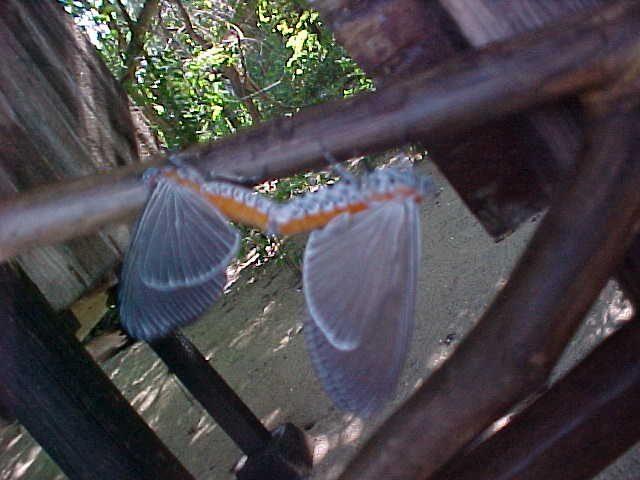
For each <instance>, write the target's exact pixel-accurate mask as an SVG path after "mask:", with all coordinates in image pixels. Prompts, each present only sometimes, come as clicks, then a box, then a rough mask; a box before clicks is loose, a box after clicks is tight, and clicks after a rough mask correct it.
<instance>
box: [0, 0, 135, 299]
mask: <svg viewBox="0 0 640 480" xmlns="http://www.w3.org/2000/svg"><path fill="white" fill-rule="evenodd" d="M0 44H1V45H2V52H3V53H2V59H3V60H2V62H0V118H2V119H3V120H2V123H1V124H0V197H6V196H9V195H12V194H14V193H15V192H20V191H23V190H28V189H33V188H34V187H37V186H40V185H43V184H49V183H54V182H56V181H58V180H61V179H68V178H77V177H80V176H86V175H91V174H95V173H98V172H105V171H108V170H110V169H112V168H113V167H117V166H123V165H128V164H131V163H132V162H134V161H136V159H137V157H138V151H137V147H136V138H135V136H134V124H133V122H132V120H131V115H130V113H129V103H128V99H127V97H126V95H124V93H123V91H122V90H121V89H120V88H119V86H118V85H117V83H116V82H115V81H114V80H113V78H112V76H111V74H110V73H109V71H108V70H107V68H106V67H105V66H104V64H103V63H102V60H101V59H100V58H99V56H98V54H97V52H96V51H95V49H94V48H93V46H92V45H91V44H90V43H89V42H88V40H87V38H86V37H85V35H83V34H81V33H80V32H79V31H78V30H77V28H76V27H75V26H74V24H73V22H72V20H71V18H69V17H68V15H67V14H66V13H65V12H64V10H63V9H62V7H61V5H60V4H58V3H57V2H55V1H39V2H23V1H20V0H7V1H5V2H1V3H0ZM127 236H128V232H127V229H126V227H110V228H108V229H105V230H104V231H103V232H101V233H98V234H95V235H91V236H87V237H82V238H77V239H74V240H71V241H69V242H67V243H65V244H64V245H57V246H48V247H44V248H40V249H38V250H34V251H31V252H28V253H25V254H22V255H21V256H20V257H19V258H18V262H19V264H20V266H21V267H22V268H23V269H24V271H25V272H27V273H28V275H29V276H30V278H31V279H32V280H33V281H34V282H35V283H36V285H37V286H38V287H39V289H40V290H41V291H42V292H43V294H44V295H45V297H46V298H47V299H48V301H49V302H50V303H51V305H52V306H53V307H54V308H56V309H62V308H65V307H66V306H68V305H69V304H70V303H71V302H73V301H74V300H75V299H77V298H78V296H79V295H81V294H82V293H83V292H84V291H85V290H86V289H87V288H89V287H91V286H92V285H94V284H95V283H96V282H98V281H99V280H100V279H101V278H102V277H103V275H105V273H107V272H108V271H109V270H110V269H111V268H112V267H113V265H114V264H115V262H116V261H117V259H118V258H119V256H120V254H121V252H122V249H123V247H124V246H125V244H126V241H127Z"/></svg>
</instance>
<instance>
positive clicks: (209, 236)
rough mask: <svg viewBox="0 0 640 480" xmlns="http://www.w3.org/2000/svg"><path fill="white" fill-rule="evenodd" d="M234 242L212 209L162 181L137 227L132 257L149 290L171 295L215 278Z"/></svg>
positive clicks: (223, 220)
mask: <svg viewBox="0 0 640 480" xmlns="http://www.w3.org/2000/svg"><path fill="white" fill-rule="evenodd" d="M238 241H239V235H238V232H237V231H236V229H235V228H233V227H232V226H231V225H230V224H229V222H228V220H227V219H226V218H224V217H223V216H222V215H221V214H220V212H218V210H217V209H216V208H215V207H214V206H212V205H210V204H209V203H207V202H206V201H205V200H204V199H203V198H202V197H200V196H198V195H197V194H196V193H195V192H193V191H191V190H190V189H188V188H186V187H183V186H181V185H180V184H177V183H175V182H172V181H170V180H167V179H164V178H161V179H160V180H159V181H158V184H157V185H156V188H155V189H154V191H153V194H152V195H151V198H150V199H149V201H148V202H147V206H146V208H145V210H144V212H143V214H142V217H141V218H140V221H139V222H138V227H137V229H136V232H135V235H134V238H133V241H132V250H134V251H133V252H131V253H130V256H135V259H134V260H135V263H136V268H138V269H139V272H140V278H141V279H142V280H143V281H144V282H145V283H146V284H147V285H148V286H149V287H152V288H156V289H159V290H174V289H176V288H180V287H187V286H190V285H197V284H200V283H202V282H204V281H207V280H209V279H211V278H213V277H215V276H216V275H218V274H219V272H220V270H221V269H224V268H226V267H227V265H228V264H229V262H230V261H231V259H232V258H233V256H234V255H235V253H236V250H237V248H238Z"/></svg>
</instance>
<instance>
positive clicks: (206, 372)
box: [149, 332, 271, 456]
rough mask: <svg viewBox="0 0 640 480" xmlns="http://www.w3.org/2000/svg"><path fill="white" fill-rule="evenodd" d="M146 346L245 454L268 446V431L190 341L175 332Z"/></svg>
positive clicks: (253, 452) (269, 436)
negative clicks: (151, 349)
mask: <svg viewBox="0 0 640 480" xmlns="http://www.w3.org/2000/svg"><path fill="white" fill-rule="evenodd" d="M149 346H150V347H151V348H153V351H154V352H156V354H157V355H158V356H159V357H160V358H162V360H163V361H164V362H165V363H166V364H167V366H168V367H169V368H170V369H171V371H172V372H173V373H175V375H176V376H177V377H178V379H179V380H180V381H181V382H182V383H183V384H184V386H185V387H187V389H188V390H189V392H191V394H192V395H193V396H194V397H195V398H196V399H197V400H198V401H199V402H200V403H201V404H202V406H203V407H204V408H205V409H206V410H207V412H208V413H209V415H211V416H212V417H213V419H214V420H215V421H216V423H217V424H218V425H220V427H221V428H222V429H223V430H224V431H225V433H226V434H227V435H229V437H230V438H231V440H233V441H234V443H235V444H236V445H237V446H238V448H240V449H241V450H242V451H243V452H244V453H245V454H246V455H249V456H251V455H254V454H255V453H257V452H259V451H260V450H263V449H264V448H266V447H267V445H268V444H269V441H270V440H271V434H270V433H269V430H267V429H266V428H265V427H264V425H262V423H261V422H260V419H258V418H257V417H256V416H255V415H254V414H253V412H252V411H251V410H250V409H249V407H247V405H245V403H244V402H243V401H242V399H241V398H240V397H239V396H238V395H237V394H236V393H235V392H234V391H233V390H232V389H231V387H230V386H229V385H228V384H227V383H226V382H225V380H224V378H222V377H221V376H220V375H219V374H218V372H216V371H215V370H214V369H213V368H212V367H211V365H209V362H207V360H206V359H205V358H204V357H203V356H202V354H201V353H200V352H199V351H198V349H197V348H196V347H195V346H194V345H193V344H192V343H191V342H190V341H189V339H187V338H186V337H185V336H184V335H182V334H181V333H180V332H174V333H172V334H171V335H169V336H167V337H165V338H161V339H158V340H156V341H154V342H151V343H150V344H149Z"/></svg>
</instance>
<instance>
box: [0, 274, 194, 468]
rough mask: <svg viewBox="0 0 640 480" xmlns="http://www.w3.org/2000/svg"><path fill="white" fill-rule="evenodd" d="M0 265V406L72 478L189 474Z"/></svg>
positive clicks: (73, 340) (44, 308) (33, 297)
mask: <svg viewBox="0 0 640 480" xmlns="http://www.w3.org/2000/svg"><path fill="white" fill-rule="evenodd" d="M27 291H28V290H27V288H26V286H25V284H24V281H23V280H22V279H21V278H20V277H19V276H18V274H17V273H16V272H15V271H14V270H13V269H12V268H11V267H9V266H8V265H7V264H2V265H0V318H1V319H2V335H0V365H2V368H0V385H2V388H0V404H2V405H3V406H4V407H5V408H7V409H8V411H9V413H10V414H11V415H13V416H15V417H16V418H17V419H18V421H19V422H20V423H21V424H22V425H24V426H25V427H26V428H27V430H29V433H30V434H31V435H32V436H33V438H34V439H35V440H36V441H37V442H38V443H39V444H40V445H41V446H42V447H43V448H44V450H45V451H46V452H47V453H48V454H49V456H50V457H51V458H52V459H53V460H54V461H55V462H56V463H57V464H58V466H59V467H60V468H61V469H62V471H63V472H64V473H65V474H66V475H67V476H68V477H69V478H82V479H88V480H90V479H95V480H103V479H105V478H117V479H122V480H140V479H147V480H156V479H158V478H162V479H171V480H193V477H192V476H191V474H190V473H189V472H188V471H187V470H186V469H185V468H184V467H183V466H182V465H181V464H180V463H179V462H178V460H177V459H176V458H175V457H174V456H173V454H172V453H171V452H170V451H169V450H168V449H167V448H166V447H165V446H164V444H163V443H162V442H161V441H160V439H158V437H157V436H156V435H155V433H154V432H153V431H152V430H151V429H150V428H149V427H148V426H147V424H146V423H145V422H144V421H143V420H142V418H140V417H139V416H138V414H137V413H136V412H135V410H133V408H132V407H131V406H130V405H129V403H128V402H127V400H126V399H125V398H124V397H123V396H122V394H121V393H120V392H119V391H118V390H117V389H116V387H115V386H114V385H113V384H112V383H111V381H110V380H109V379H108V378H107V376H106V375H105V374H104V372H103V371H102V370H101V369H100V367H99V366H98V365H97V364H96V363H95V362H94V361H93V359H92V358H91V357H90V356H89V355H88V353H87V352H86V351H85V350H84V348H82V346H81V345H80V343H79V342H78V340H76V338H75V337H74V336H73V335H72V334H71V333H70V332H69V331H67V330H66V329H64V328H60V326H59V325H57V324H56V322H55V318H52V314H51V313H50V312H48V311H47V308H48V307H47V306H46V303H44V301H43V300H42V299H41V298H38V297H37V296H36V295H35V294H34V293H33V292H29V293H28V294H27Z"/></svg>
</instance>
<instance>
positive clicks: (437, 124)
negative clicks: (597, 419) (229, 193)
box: [0, 2, 640, 259]
mask: <svg viewBox="0 0 640 480" xmlns="http://www.w3.org/2000/svg"><path fill="white" fill-rule="evenodd" d="M639 30H640V6H639V5H637V4H635V3H629V2H620V3H616V4H615V5H612V6H610V7H607V8H606V9H603V10H601V11H598V12H589V13H588V14H585V15H582V16H576V17H575V18H571V19H570V20H569V21H567V22H566V23H563V24H559V25H556V26H553V27H550V28H548V29H544V30H541V31H539V32H533V33H530V34H525V35H524V36H522V37H519V38H517V39H513V40H509V41H507V42H504V43H497V44H493V45H491V46H489V47H487V48H485V49H482V50H479V51H477V52H470V53H468V54H463V55H461V56H458V57H456V58H454V59H452V60H450V61H448V62H445V63H443V64H441V65H439V66H438V67H436V68H433V69H431V70H428V71H426V72H423V73H421V74H418V75H415V76H413V77H411V78H408V79H406V80H403V81H397V82H393V84H391V85H388V86H386V87H383V88H380V89H379V90H377V91H376V92H372V93H365V94H361V95H358V96H355V97H353V98H350V99H346V100H340V101H334V102H327V103H323V104H321V105H318V106H316V107H312V108H309V109H307V110H305V111H303V112H301V113H300V114H298V115H296V116H294V117H291V118H282V119H278V120H276V121H273V122H270V123H266V124H264V125H261V126H259V127H256V128H253V129H251V130H248V131H245V132H242V133H239V134H237V135H234V136H231V137H227V138H224V139H222V140H220V141H217V142H213V143H208V144H202V145H197V146H194V147H192V148H189V149H188V150H186V151H185V152H184V153H183V155H184V156H185V157H186V159H187V160H188V161H190V162H192V163H193V164H194V165H195V166H196V167H198V168H200V169H201V170H202V171H204V172H211V171H216V172H218V173H227V174H232V175H235V176H237V177H244V178H249V179H251V180H252V181H254V182H258V181H261V180H266V179H270V178H277V177H280V176H285V175H289V174H292V173H296V172H301V171H306V170H310V169H312V168H322V167H325V166H326V161H325V160H324V153H325V152H326V151H327V150H328V149H330V151H331V153H333V154H334V155H335V156H336V158H338V159H339V160H345V159H347V158H350V157H353V156H356V155H361V154H366V153H375V152H379V151H381V150H384V149H387V148H390V147H393V146H397V145H401V144H405V143H407V142H411V141H415V140H418V139H422V140H424V139H429V138H431V139H434V140H435V139H439V140H442V139H443V138H454V137H455V136H456V135H460V134H462V133H464V132H467V131H469V130H471V129H473V128H474V127H477V126H480V125H484V124H485V123H486V122H487V121H490V120H493V119H496V118H499V117H505V116H508V115H511V114H513V113H516V112H519V111H522V110H524V109H527V108H531V107H533V106H535V105H540V104H544V103H549V102H552V101H555V100H557V99H559V98H564V97H566V96H569V95H572V94H576V93H579V92H581V91H584V90H585V89H588V88H592V87H595V86H597V85H600V84H603V83H606V82H607V81H609V80H610V79H611V78H613V77H615V76H616V75H618V74H619V73H620V72H621V71H622V70H623V69H624V68H625V67H626V65H628V64H629V63H630V62H631V61H632V60H633V58H634V55H635V54H636V52H637V49H638V48H639V47H638V45H639V44H640V38H638V35H637V32H638V31H639ZM496 134H498V133H496ZM158 161H160V160H158ZM144 168H145V167H144V166H138V167H132V168H131V169H129V170H127V169H120V170H118V171H117V172H114V173H111V174H106V175H103V176H101V177H89V178H85V179H82V180H79V181H75V182H70V183H67V184H65V185H58V186H56V187H53V188H50V189H43V190H40V191H37V192H33V193H29V194H25V195H21V196H18V197H15V198H12V199H6V200H4V201H0V259H7V258H10V257H11V256H13V255H15V254H16V253H18V252H19V251H21V250H24V249H26V248H29V247H32V246H34V245H37V244H46V243H54V242H59V241H62V240H65V239H68V238H71V237H74V236H78V235H82V234H86V233H89V232H92V231H95V230H96V229H98V228H99V227H100V226H102V225H105V224H107V223H109V222H116V221H118V220H122V218H123V217H125V216H131V215H133V214H134V213H135V212H136V211H137V210H138V209H139V208H140V207H141V206H142V204H143V203H144V200H145V198H146V188H145V187H144V186H143V185H142V184H141V183H140V182H139V175H140V172H141V171H142V170H143V169H144ZM473 180H474V179H473V178H471V179H469V182H470V185H469V188H470V189H471V190H470V191H478V185H475V184H473ZM507 207H508V205H507Z"/></svg>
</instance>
